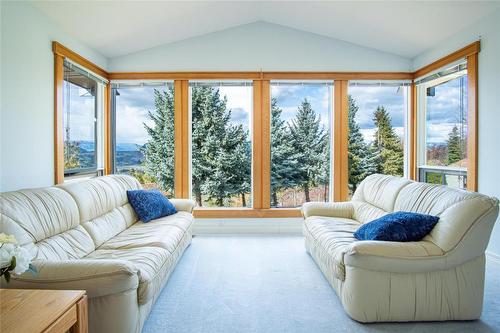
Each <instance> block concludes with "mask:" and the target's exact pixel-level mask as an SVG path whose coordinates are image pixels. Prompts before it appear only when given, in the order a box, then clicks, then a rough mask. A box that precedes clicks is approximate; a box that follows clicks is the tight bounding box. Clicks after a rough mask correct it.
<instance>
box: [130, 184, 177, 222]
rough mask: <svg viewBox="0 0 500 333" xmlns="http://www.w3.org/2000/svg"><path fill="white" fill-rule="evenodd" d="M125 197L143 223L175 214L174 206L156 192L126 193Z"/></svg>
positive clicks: (161, 194) (135, 191) (138, 191)
mask: <svg viewBox="0 0 500 333" xmlns="http://www.w3.org/2000/svg"><path fill="white" fill-rule="evenodd" d="M127 197H128V202H130V204H131V205H132V208H134V210H135V213H136V214H137V216H139V219H140V220H141V221H143V222H149V221H151V220H154V219H157V218H160V217H163V216H168V215H172V214H175V213H177V210H176V209H175V207H174V205H173V204H172V203H171V202H170V201H169V200H168V199H167V197H166V196H164V195H163V193H161V192H160V191H158V190H133V191H127Z"/></svg>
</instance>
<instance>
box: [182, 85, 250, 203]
mask: <svg viewBox="0 0 500 333" xmlns="http://www.w3.org/2000/svg"><path fill="white" fill-rule="evenodd" d="M252 90H253V89H252V82H206V81H205V82H203V81H194V82H190V101H191V187H192V188H191V190H192V196H193V198H194V199H195V200H196V203H197V206H204V207H251V206H252V196H251V183H252V182H251V169H252V148H251V147H252V145H251V142H252V138H251V130H250V129H251V118H252V117H251V115H252V100H253V96H252Z"/></svg>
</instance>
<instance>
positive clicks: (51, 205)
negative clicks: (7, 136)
mask: <svg viewBox="0 0 500 333" xmlns="http://www.w3.org/2000/svg"><path fill="white" fill-rule="evenodd" d="M139 188H141V185H140V184H139V182H138V181H137V180H136V179H135V178H132V177H129V176H124V175H113V176H104V177H98V178H94V179H90V180H85V181H79V182H72V183H66V184H64V185H61V186H53V187H48V188H38V189H30V190H21V191H15V192H8V193H3V194H1V197H0V200H1V211H0V213H1V215H0V216H1V222H0V232H5V233H8V234H14V235H15V237H16V239H17V240H18V241H19V242H20V243H21V244H23V245H24V246H26V247H30V248H32V249H33V250H34V251H35V252H36V261H35V264H36V267H37V268H38V275H36V276H32V275H31V274H29V273H25V274H23V275H21V276H20V277H16V276H13V278H12V280H11V282H10V283H9V284H5V283H3V285H2V287H5V288H30V289H33V288H40V289H85V290H86V291H87V295H88V301H89V303H88V309H89V331H90V332H91V333H98V332H102V333H113V332H117V333H126V332H140V331H141V328H142V325H143V324H144V321H145V319H146V318H147V316H148V314H149V311H150V310H151V307H152V306H153V304H154V303H155V300H156V298H157V297H158V295H159V293H160V291H161V290H162V288H163V286H164V285H165V283H166V281H167V279H168V277H169V275H170V273H171V272H172V271H173V269H174V267H175V265H176V263H177V261H178V260H179V258H180V257H181V255H182V253H183V251H184V249H186V247H187V246H188V245H189V244H190V242H191V236H192V231H191V230H192V225H193V216H192V214H191V212H192V209H193V207H194V202H193V201H191V200H181V199H177V200H176V199H173V200H171V201H172V203H173V204H174V205H175V207H176V208H177V210H178V213H177V214H174V215H171V216H168V217H164V218H160V219H157V220H153V221H150V222H148V223H143V222H141V221H138V220H137V217H136V215H135V212H134V210H133V209H132V207H131V206H130V204H129V203H128V200H127V194H126V191H127V190H131V189H139Z"/></svg>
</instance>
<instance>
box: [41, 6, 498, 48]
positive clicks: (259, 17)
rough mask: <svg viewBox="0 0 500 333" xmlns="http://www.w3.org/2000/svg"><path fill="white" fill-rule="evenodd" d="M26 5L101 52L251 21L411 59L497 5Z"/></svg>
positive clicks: (144, 45)
mask: <svg viewBox="0 0 500 333" xmlns="http://www.w3.org/2000/svg"><path fill="white" fill-rule="evenodd" d="M32 4H33V5H34V6H35V7H37V8H38V9H40V10H41V11H42V12H43V13H45V14H46V15H47V16H49V17H50V18H51V19H52V20H54V21H55V22H56V23H58V24H59V25H60V26H61V27H62V28H63V29H64V30H65V31H66V32H68V33H69V34H71V35H73V36H74V37H76V38H77V39H79V40H80V41H81V42H83V43H85V44H87V45H88V46H90V47H92V48H93V49H95V50H96V51H98V52H100V53H102V54H103V55H104V56H106V57H108V58H113V57H117V56H121V55H125V54H129V53H133V52H136V51H140V50H144V49H148V48H151V47H155V46H159V45H163V44H167V43H171V42H176V41H180V40H183V39H187V38H191V37H195V36H199V35H203V34H207V33H211V32H215V31H220V30H223V29H227V28H231V27H235V26H238V25H242V24H247V23H251V22H255V21H267V22H270V23H275V24H281V25H283V26H287V27H291V28H295V29H300V30H304V31H308V32H311V33H315V34H319V35H323V36H326V37H331V38H335V39H340V40H344V41H347V42H351V43H354V44H358V45H361V46H366V47H371V48H374V49H378V50H381V51H385V52H389V53H393V54H396V55H400V56H403V57H406V58H413V57H415V56H417V55H418V54H420V53H422V52H423V51H425V50H427V49H428V48H430V47H432V46H434V45H436V44H437V43H439V42H440V41H443V40H445V39H446V38H447V37H449V36H451V35H453V34H454V33H456V32H458V31H460V30H461V29H463V28H465V27H467V26H468V25H470V24H472V23H473V22H475V21H477V20H479V19H480V18H481V17H484V16H486V15H488V14H489V13H491V12H493V11H495V10H496V9H498V8H500V1H447V2H441V1H323V2H321V1H253V2H251V1H201V2H194V1H193V2H191V1H118V0H115V1H93V2H86V1H32ZM277 42H279V41H277Z"/></svg>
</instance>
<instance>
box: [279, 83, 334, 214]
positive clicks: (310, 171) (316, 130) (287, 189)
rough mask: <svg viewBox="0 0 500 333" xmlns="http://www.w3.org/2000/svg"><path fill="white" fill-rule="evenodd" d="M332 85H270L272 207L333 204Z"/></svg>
mask: <svg viewBox="0 0 500 333" xmlns="http://www.w3.org/2000/svg"><path fill="white" fill-rule="evenodd" d="M332 90H333V83H332V82H312V81H309V82H285V81H274V82H271V207H279V208H281V207H299V206H301V205H302V204H303V203H304V202H308V201H324V202H326V201H329V199H330V196H331V195H330V189H331V188H332V187H331V184H330V182H331V180H330V178H331V177H330V174H331V162H330V161H331V149H330V142H331V140H330V138H331V133H332V121H331V115H332V105H333V97H332V96H333V91H332Z"/></svg>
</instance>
